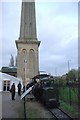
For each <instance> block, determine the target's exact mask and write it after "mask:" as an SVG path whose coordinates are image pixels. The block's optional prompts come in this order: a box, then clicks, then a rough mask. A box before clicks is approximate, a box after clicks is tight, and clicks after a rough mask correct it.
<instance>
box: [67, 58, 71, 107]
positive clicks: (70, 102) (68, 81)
mask: <svg viewBox="0 0 80 120" xmlns="http://www.w3.org/2000/svg"><path fill="white" fill-rule="evenodd" d="M70 61H71V60H68V73H69V71H70V63H69V62H70ZM70 84H71V83H70V79H69V81H68V86H69V102H70V105H71V87H70Z"/></svg>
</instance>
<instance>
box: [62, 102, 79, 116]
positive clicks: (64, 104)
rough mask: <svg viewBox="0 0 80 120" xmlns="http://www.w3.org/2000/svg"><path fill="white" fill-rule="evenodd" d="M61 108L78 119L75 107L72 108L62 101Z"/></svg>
mask: <svg viewBox="0 0 80 120" xmlns="http://www.w3.org/2000/svg"><path fill="white" fill-rule="evenodd" d="M60 107H61V108H62V109H64V110H66V111H67V112H68V113H69V114H70V115H71V116H73V117H78V112H77V110H76V109H75V108H74V107H73V106H70V104H68V103H65V102H63V101H60Z"/></svg>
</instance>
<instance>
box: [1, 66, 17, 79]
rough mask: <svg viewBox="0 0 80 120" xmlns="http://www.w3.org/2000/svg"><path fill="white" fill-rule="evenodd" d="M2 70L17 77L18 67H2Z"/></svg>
mask: <svg viewBox="0 0 80 120" xmlns="http://www.w3.org/2000/svg"><path fill="white" fill-rule="evenodd" d="M1 72H2V73H6V74H8V75H12V76H14V77H17V68H16V67H2V68H1Z"/></svg>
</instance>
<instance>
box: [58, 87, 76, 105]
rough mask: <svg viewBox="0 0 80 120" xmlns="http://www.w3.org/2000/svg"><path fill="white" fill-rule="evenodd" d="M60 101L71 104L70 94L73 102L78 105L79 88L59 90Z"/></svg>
mask: <svg viewBox="0 0 80 120" xmlns="http://www.w3.org/2000/svg"><path fill="white" fill-rule="evenodd" d="M59 91H60V93H59V95H60V99H61V100H63V101H66V102H70V94H71V102H72V103H76V104H78V89H77V88H69V87H63V88H62V87H61V88H60V89H59Z"/></svg>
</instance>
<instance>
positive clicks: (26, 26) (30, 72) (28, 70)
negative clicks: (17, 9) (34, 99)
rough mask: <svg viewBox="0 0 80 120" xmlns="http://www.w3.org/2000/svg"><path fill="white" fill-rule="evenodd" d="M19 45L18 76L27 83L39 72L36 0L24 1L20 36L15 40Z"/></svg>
mask: <svg viewBox="0 0 80 120" xmlns="http://www.w3.org/2000/svg"><path fill="white" fill-rule="evenodd" d="M15 42H16V46H17V77H19V78H22V79H23V81H25V84H27V82H28V81H29V80H30V79H31V78H32V77H34V76H35V75H37V74H38V71H39V60H38V47H39V45H40V41H38V40H37V33H36V15H35V1H34V0H33V2H22V11H21V25H20V37H19V39H18V40H16V41H15Z"/></svg>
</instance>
